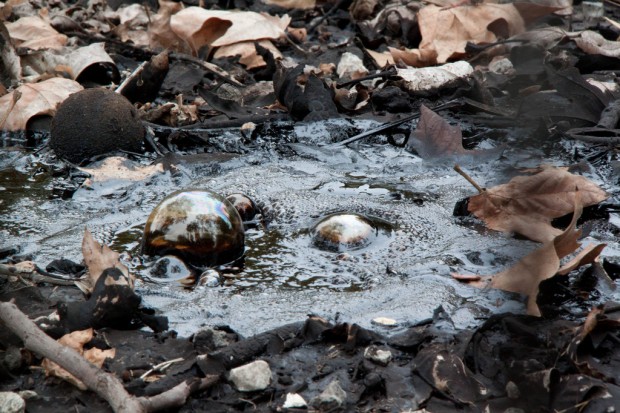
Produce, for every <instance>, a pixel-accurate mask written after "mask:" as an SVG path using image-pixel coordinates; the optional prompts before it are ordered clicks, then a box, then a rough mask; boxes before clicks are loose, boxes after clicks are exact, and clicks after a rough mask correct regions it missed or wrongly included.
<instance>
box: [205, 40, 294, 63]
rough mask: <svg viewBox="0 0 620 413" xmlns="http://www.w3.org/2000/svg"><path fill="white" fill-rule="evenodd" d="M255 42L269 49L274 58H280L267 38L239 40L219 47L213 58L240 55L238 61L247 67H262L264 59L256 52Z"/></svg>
mask: <svg viewBox="0 0 620 413" xmlns="http://www.w3.org/2000/svg"><path fill="white" fill-rule="evenodd" d="M256 44H259V45H260V46H262V47H264V48H265V49H267V50H269V51H270V52H271V54H272V55H273V57H274V58H275V59H280V58H282V53H280V51H279V50H278V49H277V48H276V47H275V46H274V45H273V43H271V42H270V41H269V40H260V41H258V42H239V43H234V44H231V45H228V46H222V47H219V48H218V49H217V50H216V51H215V53H214V54H213V57H214V58H216V59H217V58H220V57H233V56H240V59H239V63H241V64H242V65H245V67H246V68H248V69H254V68H257V67H263V66H265V65H266V63H265V60H264V59H263V58H262V57H261V56H260V55H259V54H258V53H257V52H256Z"/></svg>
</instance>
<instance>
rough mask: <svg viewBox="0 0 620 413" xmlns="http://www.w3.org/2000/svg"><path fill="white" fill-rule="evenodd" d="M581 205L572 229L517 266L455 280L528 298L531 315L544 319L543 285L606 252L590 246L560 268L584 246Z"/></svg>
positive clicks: (601, 248) (455, 275) (577, 199)
mask: <svg viewBox="0 0 620 413" xmlns="http://www.w3.org/2000/svg"><path fill="white" fill-rule="evenodd" d="M581 205H582V204H581V201H580V199H579V195H577V196H576V198H575V207H574V208H575V209H574V212H573V219H572V221H571V223H570V225H569V226H568V228H566V230H564V231H563V232H562V233H560V234H559V235H558V236H557V237H555V238H553V239H552V240H550V241H547V242H545V243H544V244H543V245H542V246H541V247H540V248H538V249H536V250H535V251H533V252H532V253H530V254H528V255H526V256H525V257H523V258H522V259H521V260H519V262H517V263H516V264H515V265H514V266H512V267H510V268H508V269H506V270H504V271H502V272H499V273H497V274H494V275H490V276H480V275H478V276H476V275H462V274H452V277H453V278H455V279H457V280H459V281H464V282H468V283H470V284H473V285H474V286H476V287H482V286H484V285H488V286H489V287H491V288H498V289H500V290H504V291H511V292H515V293H520V294H524V295H526V296H527V297H528V301H527V313H528V314H530V315H535V316H540V315H541V314H540V309H539V308H538V304H537V303H536V298H537V296H538V289H539V286H540V283H541V282H542V281H544V280H546V279H549V278H551V277H553V276H554V275H556V274H559V275H566V274H568V273H569V272H570V271H572V270H574V269H577V268H579V267H581V266H583V265H587V264H590V263H592V262H594V261H595V260H596V259H597V258H598V256H599V254H600V253H601V251H602V250H603V248H605V245H604V244H600V245H588V246H586V247H585V248H584V250H583V251H581V252H580V253H579V254H577V255H576V256H575V257H574V258H573V259H572V260H570V261H569V262H568V263H566V264H565V265H564V266H563V267H561V268H560V260H561V259H562V258H564V257H566V256H567V255H569V254H572V253H573V252H575V251H576V250H577V249H578V248H579V247H580V246H581V244H579V243H578V242H577V240H578V239H579V237H580V236H581V230H578V229H577V227H576V225H577V220H578V219H579V217H580V216H581V212H582V209H583V208H582V206H581Z"/></svg>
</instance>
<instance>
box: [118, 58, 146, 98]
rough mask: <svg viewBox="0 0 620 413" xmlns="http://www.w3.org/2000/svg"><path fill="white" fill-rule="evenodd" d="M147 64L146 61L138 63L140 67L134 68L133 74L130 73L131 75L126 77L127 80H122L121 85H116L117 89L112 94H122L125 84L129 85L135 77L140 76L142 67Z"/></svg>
mask: <svg viewBox="0 0 620 413" xmlns="http://www.w3.org/2000/svg"><path fill="white" fill-rule="evenodd" d="M147 64H148V61H144V62H142V63H140V66H138V67H137V68H136V70H134V71H133V72H131V74H130V75H129V76H127V78H126V79H125V80H123V83H121V84H120V85H118V87H117V88H116V90H115V91H114V92H116V93H122V92H123V89H124V88H125V87H126V86H127V84H129V82H131V81H132V80H133V79H135V78H136V77H138V76H140V75H142V72H143V71H144V67H145V66H146V65H147Z"/></svg>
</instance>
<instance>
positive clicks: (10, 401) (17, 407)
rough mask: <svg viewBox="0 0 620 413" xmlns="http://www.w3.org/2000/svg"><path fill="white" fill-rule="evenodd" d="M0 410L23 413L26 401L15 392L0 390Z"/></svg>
mask: <svg viewBox="0 0 620 413" xmlns="http://www.w3.org/2000/svg"><path fill="white" fill-rule="evenodd" d="M0 411H2V413H23V412H25V411H26V402H25V401H24V399H22V398H21V397H20V396H19V394H17V393H13V392H10V391H6V392H5V391H3V392H0Z"/></svg>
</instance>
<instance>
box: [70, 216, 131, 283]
mask: <svg viewBox="0 0 620 413" xmlns="http://www.w3.org/2000/svg"><path fill="white" fill-rule="evenodd" d="M82 255H83V256H84V263H85V264H86V266H87V267H88V277H87V278H86V279H84V280H80V281H79V283H80V284H79V285H78V287H80V289H85V290H86V291H87V292H89V293H90V292H92V291H93V288H94V286H95V284H96V283H97V280H98V279H99V277H100V276H101V274H102V273H103V271H104V270H106V269H108V268H112V267H115V268H118V269H119V270H120V271H121V272H122V273H123V274H124V275H125V277H126V278H127V279H128V280H129V285H130V287H131V288H132V289H133V277H132V276H130V275H129V270H128V269H127V267H126V266H125V265H123V264H121V262H120V260H119V257H120V254H119V253H118V252H116V251H112V250H111V249H110V248H109V247H108V246H107V245H103V246H102V245H101V244H99V243H98V242H97V241H96V240H95V239H94V238H93V235H92V234H91V233H90V231H89V230H88V228H86V231H85V232H84V239H83V240H82Z"/></svg>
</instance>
